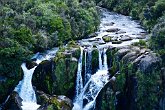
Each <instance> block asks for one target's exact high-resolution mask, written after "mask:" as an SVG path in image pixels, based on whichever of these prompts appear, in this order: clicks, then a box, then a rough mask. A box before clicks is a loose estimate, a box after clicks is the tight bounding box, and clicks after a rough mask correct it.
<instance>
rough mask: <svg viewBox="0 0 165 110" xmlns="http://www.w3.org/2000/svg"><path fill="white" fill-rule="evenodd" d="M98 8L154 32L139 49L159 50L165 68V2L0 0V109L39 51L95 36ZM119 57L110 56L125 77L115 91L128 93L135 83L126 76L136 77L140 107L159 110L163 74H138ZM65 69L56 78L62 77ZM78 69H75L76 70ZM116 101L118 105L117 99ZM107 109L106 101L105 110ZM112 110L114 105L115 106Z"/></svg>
mask: <svg viewBox="0 0 165 110" xmlns="http://www.w3.org/2000/svg"><path fill="white" fill-rule="evenodd" d="M98 6H100V7H103V8H107V9H108V10H110V11H114V12H117V13H120V14H123V15H126V16H131V17H132V19H134V20H139V21H140V23H141V25H142V26H144V27H145V29H146V31H147V32H148V33H149V39H148V42H147V43H145V42H144V41H142V40H140V41H141V42H139V44H138V43H137V45H142V46H143V47H144V48H149V49H151V50H152V51H154V52H155V53H156V57H157V56H160V57H161V58H162V62H159V63H161V68H162V67H164V66H165V63H164V62H165V0H0V79H3V78H4V77H5V78H6V80H5V83H2V84H0V104H1V103H2V102H4V100H5V99H6V97H7V96H8V94H10V93H11V91H13V89H14V87H15V86H16V85H17V84H18V82H19V80H21V79H22V75H23V74H22V70H21V68H20V65H21V63H22V62H29V59H30V58H31V57H32V56H33V55H34V54H35V53H36V52H43V51H45V50H48V49H51V48H53V47H60V46H63V45H65V44H67V43H68V42H69V41H71V42H70V44H71V45H72V44H73V45H75V42H74V41H76V40H80V39H83V38H88V37H89V35H90V34H92V33H94V32H96V31H97V30H98V26H99V24H100V18H101V17H102V16H101V15H100V11H99V8H98ZM144 45H145V46H144ZM115 51H116V50H115ZM93 53H94V54H96V55H94V57H95V56H97V52H93ZM77 54H78V53H77ZM77 54H76V56H78V57H79V55H77ZM115 55H116V54H114V53H113V51H112V53H109V56H110V57H112V58H113V59H112V60H115V61H114V62H111V63H113V64H112V65H113V66H112V67H111V69H112V70H114V71H116V68H118V66H119V64H118V63H120V66H121V68H120V69H121V70H120V71H121V73H123V74H122V75H120V76H119V77H118V78H117V79H118V81H117V84H116V85H117V87H116V88H117V89H119V90H120V91H121V93H122V92H123V91H124V89H123V88H126V87H125V82H126V80H130V79H126V77H127V78H128V77H129V78H132V77H133V78H134V77H135V76H136V78H138V82H137V83H138V93H137V95H138V96H137V97H138V98H137V100H136V101H137V105H138V107H137V108H138V109H139V110H152V109H153V108H154V109H156V108H157V105H159V104H158V103H159V99H160V98H161V96H162V94H164V93H163V92H162V91H164V90H162V88H165V87H160V86H157V83H160V82H161V81H160V80H162V79H161V78H160V77H161V75H160V73H161V72H160V70H156V71H152V73H149V74H143V73H141V72H140V71H136V72H135V71H134V69H133V65H131V64H128V65H125V64H122V63H123V62H117V61H118V60H116V59H115V58H114V56H115ZM59 56H60V57H61V56H62V57H64V55H61V54H58V55H57V57H59ZM76 58H77V57H76ZM95 60H96V61H97V60H98V59H97V58H94V61H92V63H93V62H94V63H95V62H96V61H95ZM60 61H61V60H59V62H60ZM44 63H46V62H44ZM44 63H43V65H44ZM41 65H42V64H41ZM63 66H66V63H65V60H64V59H62V63H61V65H60V69H61V68H63ZM158 66H160V65H158ZM42 69H43V68H42ZM60 69H59V70H58V71H57V74H58V73H63V72H61V71H60ZM76 69H77V68H76V64H75V67H74V70H75V71H76ZM64 73H65V72H64ZM66 73H67V72H66ZM125 74H126V75H128V76H126V75H125ZM162 76H163V75H162ZM5 78H4V79H5ZM59 80H61V79H59ZM0 83H1V82H0ZM126 83H128V82H126ZM121 85H122V86H121ZM159 87H160V88H159ZM158 90H159V92H157V91H158ZM125 91H127V90H126V89H125ZM155 91H156V92H155ZM123 94H124V92H123ZM1 96H2V97H1ZM113 99H114V100H116V99H115V98H114V97H113ZM103 100H104V99H103ZM104 101H105V100H104ZM108 101H109V100H108ZM107 105H108V104H107V102H106V101H105V102H104V103H103V108H104V107H105V108H104V109H105V110H106V106H107ZM111 105H112V106H114V104H113V103H112V102H111ZM108 106H109V105H108ZM104 109H103V110H104Z"/></svg>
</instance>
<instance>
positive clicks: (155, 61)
mask: <svg viewBox="0 0 165 110" xmlns="http://www.w3.org/2000/svg"><path fill="white" fill-rule="evenodd" d="M160 62H161V59H160V58H159V57H157V56H156V55H155V54H153V53H149V54H148V55H145V57H143V58H142V59H141V61H140V63H139V68H140V70H141V71H142V72H143V73H150V72H152V71H153V70H154V69H156V68H158V67H160Z"/></svg>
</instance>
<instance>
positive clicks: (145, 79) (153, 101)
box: [136, 71, 160, 110]
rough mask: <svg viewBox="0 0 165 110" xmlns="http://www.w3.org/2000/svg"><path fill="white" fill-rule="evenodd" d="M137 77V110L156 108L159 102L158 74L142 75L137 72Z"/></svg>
mask: <svg viewBox="0 0 165 110" xmlns="http://www.w3.org/2000/svg"><path fill="white" fill-rule="evenodd" d="M136 75H137V77H138V99H137V104H138V109H139V110H144V109H145V110H151V109H153V108H156V106H157V103H158V100H159V96H158V95H159V83H158V81H159V80H160V72H159V71H158V72H153V73H151V74H144V73H140V72H139V71H137V73H136Z"/></svg>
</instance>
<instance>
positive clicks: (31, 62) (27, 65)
mask: <svg viewBox="0 0 165 110" xmlns="http://www.w3.org/2000/svg"><path fill="white" fill-rule="evenodd" d="M37 65H38V64H37V63H36V62H35V61H27V62H26V67H27V69H32V68H34V67H35V66H37Z"/></svg>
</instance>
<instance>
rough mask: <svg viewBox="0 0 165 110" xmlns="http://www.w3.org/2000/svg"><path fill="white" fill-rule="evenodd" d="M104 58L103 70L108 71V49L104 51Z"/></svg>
mask: <svg viewBox="0 0 165 110" xmlns="http://www.w3.org/2000/svg"><path fill="white" fill-rule="evenodd" d="M103 58H104V64H103V69H104V70H108V64H107V54H106V49H105V48H104V49H103Z"/></svg>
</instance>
